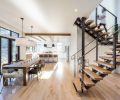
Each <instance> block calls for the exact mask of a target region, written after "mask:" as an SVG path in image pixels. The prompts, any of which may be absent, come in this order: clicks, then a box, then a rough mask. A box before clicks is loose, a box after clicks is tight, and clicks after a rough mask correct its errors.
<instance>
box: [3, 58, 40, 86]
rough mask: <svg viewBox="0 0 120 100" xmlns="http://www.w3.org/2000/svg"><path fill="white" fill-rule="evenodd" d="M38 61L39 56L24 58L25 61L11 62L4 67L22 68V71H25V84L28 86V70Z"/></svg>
mask: <svg viewBox="0 0 120 100" xmlns="http://www.w3.org/2000/svg"><path fill="white" fill-rule="evenodd" d="M38 62H39V58H34V59H29V60H24V61H20V62H15V63H12V64H9V65H5V66H3V67H2V68H3V69H14V70H19V69H22V71H23V86H26V85H27V82H28V71H29V69H30V67H31V66H32V65H34V64H36V63H38Z"/></svg>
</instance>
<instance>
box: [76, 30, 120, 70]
mask: <svg viewBox="0 0 120 100" xmlns="http://www.w3.org/2000/svg"><path fill="white" fill-rule="evenodd" d="M118 32H120V28H119V29H118V30H117V31H116V32H114V33H113V34H111V35H110V37H111V36H114V35H115V34H117V33H118ZM108 38H109V37H108ZM108 38H106V39H105V41H106V40H107V39H108ZM113 41H114V40H113ZM108 44H109V43H107V44H106V45H108ZM98 45H100V43H99V44H98ZM95 48H96V46H94V47H93V48H91V49H90V50H89V51H88V52H86V53H85V55H83V56H86V55H87V54H88V53H90V52H91V51H93V50H94V49H95ZM113 50H114V47H113ZM81 59H82V57H80V58H78V60H81ZM115 68H116V67H115Z"/></svg>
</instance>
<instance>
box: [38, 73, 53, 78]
mask: <svg viewBox="0 0 120 100" xmlns="http://www.w3.org/2000/svg"><path fill="white" fill-rule="evenodd" d="M52 74H53V71H43V72H42V75H41V77H40V79H49V78H50V77H51V76H52Z"/></svg>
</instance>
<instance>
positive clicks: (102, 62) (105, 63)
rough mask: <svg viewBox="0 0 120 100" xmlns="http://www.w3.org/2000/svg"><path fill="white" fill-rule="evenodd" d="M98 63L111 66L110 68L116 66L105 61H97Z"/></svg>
mask: <svg viewBox="0 0 120 100" xmlns="http://www.w3.org/2000/svg"><path fill="white" fill-rule="evenodd" d="M96 63H98V64H101V65H103V66H106V67H109V68H114V66H113V64H110V63H107V62H104V61H96Z"/></svg>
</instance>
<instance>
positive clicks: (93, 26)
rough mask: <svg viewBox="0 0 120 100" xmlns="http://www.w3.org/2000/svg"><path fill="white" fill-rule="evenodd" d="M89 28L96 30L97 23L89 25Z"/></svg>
mask: <svg viewBox="0 0 120 100" xmlns="http://www.w3.org/2000/svg"><path fill="white" fill-rule="evenodd" d="M89 27H90V28H96V27H97V26H96V24H95V23H92V24H90V25H89Z"/></svg>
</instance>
